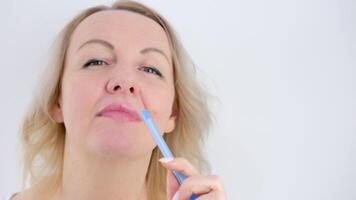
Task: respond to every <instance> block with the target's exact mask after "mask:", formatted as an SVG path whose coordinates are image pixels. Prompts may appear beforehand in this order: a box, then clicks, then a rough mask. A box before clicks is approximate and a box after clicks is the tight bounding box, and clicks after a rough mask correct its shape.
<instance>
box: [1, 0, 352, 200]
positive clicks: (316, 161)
mask: <svg viewBox="0 0 356 200" xmlns="http://www.w3.org/2000/svg"><path fill="white" fill-rule="evenodd" d="M142 2H144V3H147V5H149V6H151V7H153V8H155V9H156V10H158V11H159V12H160V13H161V14H163V15H164V16H165V17H166V18H167V19H168V20H169V21H170V22H171V23H172V25H173V26H174V27H175V29H176V30H177V31H178V34H179V36H180V38H181V39H182V41H183V43H184V45H185V47H186V48H187V50H188V51H189V53H190V54H191V56H192V57H193V59H194V60H195V63H196V64H197V66H198V67H199V68H200V71H199V77H201V79H202V80H203V81H204V82H205V84H206V85H207V86H208V88H209V91H210V92H211V93H212V94H213V95H214V96H216V97H217V100H215V103H213V104H212V108H213V109H214V112H215V115H216V123H215V124H214V127H213V130H212V133H211V136H210V139H209V141H208V143H207V147H208V148H207V152H208V156H209V159H210V161H211V164H212V169H213V173H215V174H218V175H220V176H221V177H222V179H223V180H224V184H225V188H226V190H227V194H228V197H229V198H228V199H231V200H286V199H288V200H301V199H303V200H316V199H323V200H354V199H356V155H355V152H356V125H355V122H356V103H355V100H356V83H355V74H356V1H354V0H270V1H264V0H250V1H241V0H238V1H233V0H231V1H227V0H220V1H206V0H205V1H203V0H199V1H188V0H180V1H153V0H147V1H146V0H145V1H142ZM110 3H111V1H104V0H102V1H100V0H96V1H88V0H86V1H84V0H76V1H71V0H61V1H48V0H42V1H25V0H23V1H12V0H5V1H4V0H2V1H1V6H2V9H1V12H0V24H1V27H0V30H1V31H0V44H1V48H0V53H1V54H0V55H1V67H0V70H1V72H0V76H1V77H0V81H1V82H0V94H1V100H0V110H1V112H0V113H1V114H0V124H1V126H0V148H1V149H0V193H6V192H16V191H18V190H19V189H20V179H21V175H20V173H21V171H20V146H19V142H18V141H19V140H18V138H19V134H18V129H19V124H20V120H21V118H22V116H23V114H24V112H25V109H26V108H27V105H28V103H29V101H30V98H31V95H32V91H33V87H34V85H35V83H36V81H37V79H38V75H39V73H40V71H41V69H42V67H43V65H44V64H45V62H46V56H47V54H46V52H47V50H48V48H49V45H50V44H51V42H52V41H53V39H54V36H55V34H56V33H57V32H58V31H59V30H60V29H61V28H62V27H63V26H64V24H65V23H67V22H68V21H69V20H70V19H71V18H72V17H73V16H74V15H76V14H77V13H78V12H79V11H80V10H82V9H84V8H86V7H88V6H92V5H96V4H107V5H108V4H110Z"/></svg>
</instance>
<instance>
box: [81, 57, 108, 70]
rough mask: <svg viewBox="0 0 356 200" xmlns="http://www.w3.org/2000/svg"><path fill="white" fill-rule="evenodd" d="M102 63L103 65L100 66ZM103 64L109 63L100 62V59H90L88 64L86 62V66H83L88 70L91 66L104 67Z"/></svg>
mask: <svg viewBox="0 0 356 200" xmlns="http://www.w3.org/2000/svg"><path fill="white" fill-rule="evenodd" d="M99 63H101V64H99ZM103 64H108V63H107V62H105V61H103V60H98V59H90V60H88V62H86V63H85V64H84V65H83V68H87V67H89V66H92V65H94V66H96V65H103Z"/></svg>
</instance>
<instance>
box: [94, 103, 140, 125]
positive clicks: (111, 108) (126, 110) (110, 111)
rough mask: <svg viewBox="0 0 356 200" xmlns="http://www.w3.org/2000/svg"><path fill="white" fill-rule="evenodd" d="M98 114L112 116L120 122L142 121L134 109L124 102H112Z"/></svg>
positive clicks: (99, 115)
mask: <svg viewBox="0 0 356 200" xmlns="http://www.w3.org/2000/svg"><path fill="white" fill-rule="evenodd" d="M96 116H98V117H108V118H112V119H114V120H116V121H119V122H139V121H142V120H141V118H140V116H139V115H138V114H137V112H136V111H135V110H134V109H132V108H131V107H130V106H128V105H124V104H110V105H108V106H106V107H105V108H104V109H102V110H101V111H100V112H99V113H98V114H97V115H96Z"/></svg>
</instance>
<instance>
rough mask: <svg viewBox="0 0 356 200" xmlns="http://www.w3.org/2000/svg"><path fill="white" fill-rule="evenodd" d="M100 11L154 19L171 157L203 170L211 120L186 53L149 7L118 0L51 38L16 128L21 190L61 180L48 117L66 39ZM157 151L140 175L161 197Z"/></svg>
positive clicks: (55, 134)
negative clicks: (168, 81) (167, 74)
mask: <svg viewBox="0 0 356 200" xmlns="http://www.w3.org/2000/svg"><path fill="white" fill-rule="evenodd" d="M105 10H128V11H132V12H136V13H139V14H142V15H144V16H146V17H149V18H151V19H152V20H154V21H156V22H157V23H158V24H159V25H160V26H161V27H162V28H163V30H164V31H165V32H166V35H167V37H168V40H169V43H170V47H171V52H172V55H173V69H174V80H175V94H176V96H175V100H174V105H173V111H174V112H175V113H176V114H177V115H178V118H177V121H176V127H175V129H174V130H173V133H171V134H165V136H164V137H165V140H166V142H167V144H168V145H169V146H170V148H171V150H172V152H173V154H174V155H175V156H180V157H185V158H186V159H188V160H189V161H190V162H191V163H192V164H193V165H194V166H195V167H196V168H197V169H198V170H200V171H201V172H202V171H205V172H209V171H210V168H209V165H208V162H207V161H206V159H205V158H204V156H203V155H204V152H203V144H204V140H205V139H206V137H205V136H206V135H207V133H208V128H209V126H210V124H211V121H212V120H211V114H210V112H209V109H208V102H207V96H208V95H207V93H206V91H205V90H204V89H203V87H202V85H201V84H200V83H199V82H197V80H196V69H195V66H194V64H193V62H192V61H191V59H190V58H189V56H188V54H187V53H186V51H185V50H184V48H183V47H182V45H181V44H180V42H179V40H178V39H177V37H176V35H175V34H174V31H173V29H172V27H171V26H170V25H169V24H168V22H167V21H166V20H165V19H164V18H163V17H161V16H160V15H159V14H158V13H157V12H155V11H154V10H152V9H151V8H149V7H147V6H144V5H142V4H140V3H137V2H133V1H118V2H116V3H114V4H113V5H112V6H111V7H108V6H96V7H91V8H88V9H86V10H84V11H83V12H81V13H80V14H79V15H77V16H76V17H75V18H74V19H73V20H72V21H71V22H70V23H69V24H67V25H66V26H65V27H64V29H63V30H62V31H61V32H60V34H59V35H58V37H57V40H56V43H55V48H54V52H53V57H52V60H51V61H50V63H49V65H48V66H47V68H46V70H45V71H44V73H43V75H42V77H41V79H40V82H39V85H38V88H37V89H36V91H37V93H36V94H35V95H34V99H33V101H32V104H31V105H30V107H29V110H28V111H27V113H26V115H25V118H24V121H23V124H22V129H21V142H22V147H23V152H24V159H23V161H24V163H23V165H24V171H23V188H25V187H26V183H27V182H29V184H30V185H33V184H36V183H40V182H45V181H49V182H50V183H51V185H47V186H48V187H56V186H58V184H59V183H60V181H61V176H62V166H63V155H64V141H65V131H66V130H65V127H64V124H63V123H57V122H55V121H54V120H53V118H52V116H51V111H52V109H53V107H54V106H55V105H56V104H57V100H58V97H59V94H60V88H61V79H62V75H63V68H64V61H65V57H66V51H67V48H68V46H69V43H70V38H71V35H72V33H73V31H74V30H75V28H76V27H77V26H78V24H79V23H80V22H81V21H83V20H84V19H85V18H86V17H88V16H90V15H92V14H94V13H97V12H100V11H105ZM160 157H161V154H160V152H159V150H158V148H157V147H156V148H155V149H154V150H153V152H152V155H151V160H150V164H149V168H148V172H147V174H146V184H147V191H148V197H149V199H152V200H153V199H155V200H159V199H165V198H166V173H167V171H166V170H165V168H163V167H162V166H161V165H160V164H158V162H157V160H158V159H159V158H160Z"/></svg>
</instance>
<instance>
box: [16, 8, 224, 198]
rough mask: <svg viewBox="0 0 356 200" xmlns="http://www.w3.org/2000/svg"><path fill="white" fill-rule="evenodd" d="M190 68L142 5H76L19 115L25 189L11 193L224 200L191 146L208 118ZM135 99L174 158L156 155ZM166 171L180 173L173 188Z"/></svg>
mask: <svg viewBox="0 0 356 200" xmlns="http://www.w3.org/2000/svg"><path fill="white" fill-rule="evenodd" d="M193 67H194V66H193V65H192V63H191V61H190V60H189V58H188V56H187V55H186V53H185V51H184V49H183V48H182V46H181V45H180V43H179V41H178V40H177V38H176V37H175V35H174V32H173V30H172V28H171V27H170V26H169V24H168V23H167V22H166V20H164V19H163V18H162V17H161V16H160V15H159V14H157V13H156V12H155V11H153V10H152V9H150V8H148V7H146V6H144V5H142V4H139V3H136V2H132V1H120V2H117V3H115V4H113V5H112V7H106V6H97V7H93V8H89V9H87V10H85V11H83V12H82V13H81V14H79V15H78V16H77V17H75V18H74V19H73V20H72V21H71V22H70V23H69V24H68V25H67V26H66V27H65V28H64V29H63V31H62V32H61V33H60V35H59V36H58V40H57V46H56V50H55V52H54V55H53V61H52V62H51V63H50V65H49V66H48V68H47V70H46V71H45V73H44V76H43V77H42V79H41V80H40V84H39V88H38V90H37V91H38V93H37V94H36V95H35V98H34V101H33V104H32V105H31V107H30V109H29V110H28V112H27V114H26V117H25V120H24V123H23V127H22V143H23V148H24V152H25V153H24V183H25V185H24V187H26V182H28V184H29V187H28V188H26V189H25V190H23V191H22V192H20V193H17V194H16V195H14V196H13V198H12V199H14V200H21V199H23V200H41V199H46V200H48V199H50V200H80V199H82V200H98V199H100V200H101V199H103V200H104V199H105V200H111V199H112V200H114V199H115V200H117V199H137V200H138V199H139V200H161V199H162V200H163V199H172V198H175V199H181V200H183V199H188V198H189V197H190V196H191V194H192V193H195V194H196V195H197V196H199V199H217V200H222V199H225V198H226V197H225V196H226V195H225V192H224V189H223V186H222V182H221V180H220V179H219V177H218V176H214V175H203V170H204V169H206V168H207V165H206V161H205V159H204V158H203V156H202V150H201V145H202V141H203V139H204V135H205V133H206V132H207V129H208V126H209V124H210V122H211V119H210V114H209V110H208V106H207V102H206V95H205V93H204V91H203V90H202V89H201V87H200V86H199V84H198V83H197V82H196V80H195V76H194V72H195V71H194V68H193ZM137 101H141V103H142V104H143V105H144V106H145V107H146V108H147V109H148V110H149V111H150V112H151V114H152V116H153V118H154V121H155V122H156V124H157V126H158V128H159V130H160V132H161V133H162V134H164V138H165V140H166V142H167V144H168V145H169V146H170V148H171V150H172V152H173V154H174V155H175V156H176V158H175V159H173V160H166V159H160V158H161V157H162V156H161V154H160V152H159V150H158V149H157V147H156V144H155V143H154V140H153V138H152V137H151V135H150V133H149V131H148V129H147V127H145V125H144V123H143V122H142V120H141V119H140V118H139V117H138V114H137V113H138V112H139V110H137V107H136V106H137V105H136V103H135V102H137ZM159 161H160V162H159ZM172 170H175V171H180V172H182V173H183V174H184V175H186V176H187V179H186V180H185V181H184V182H183V183H182V185H179V184H178V182H177V180H176V179H175V177H174V176H173V175H172ZM167 172H168V173H167Z"/></svg>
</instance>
